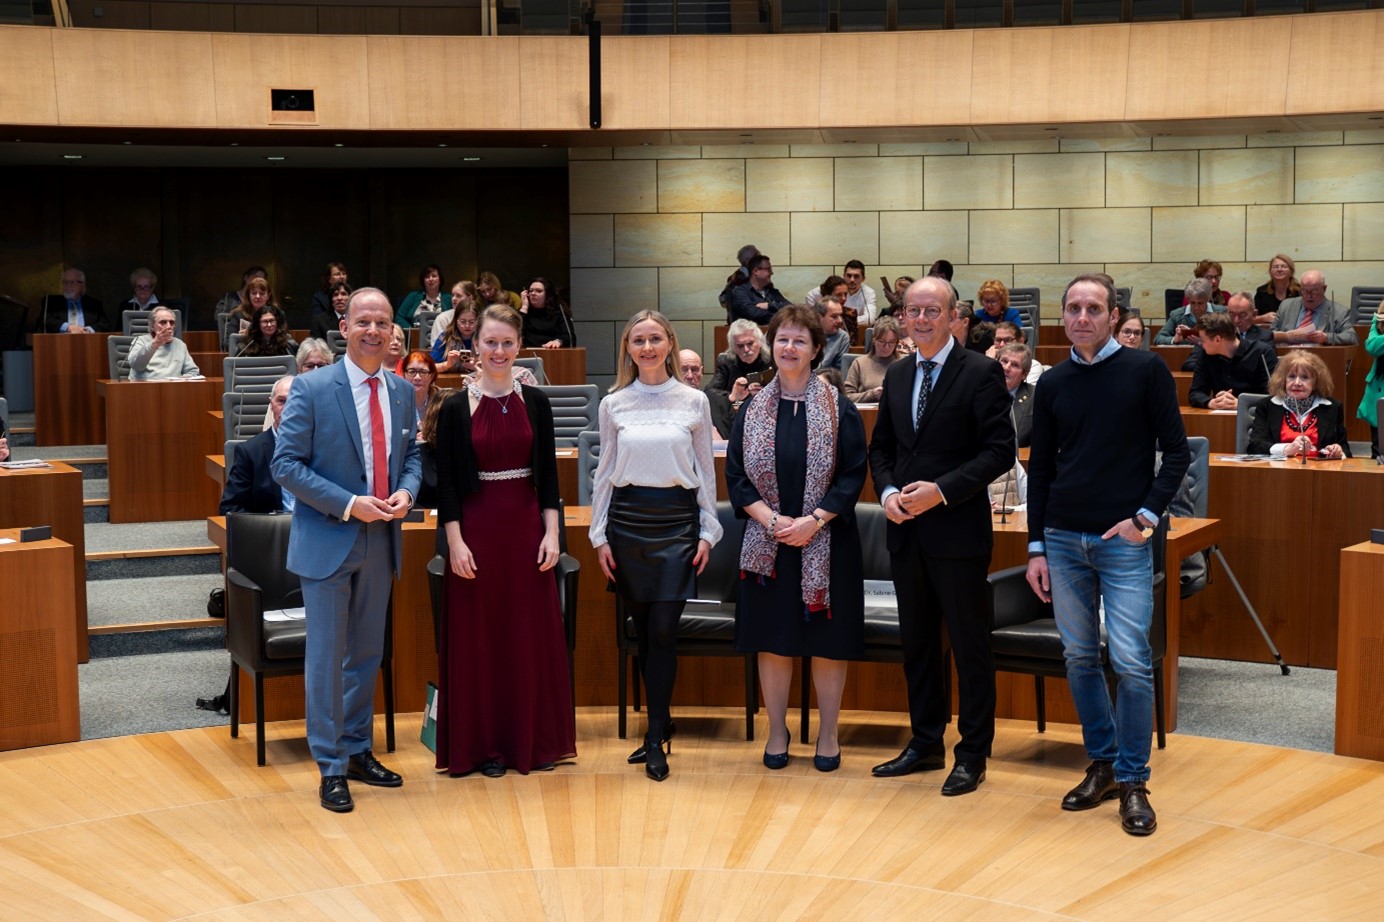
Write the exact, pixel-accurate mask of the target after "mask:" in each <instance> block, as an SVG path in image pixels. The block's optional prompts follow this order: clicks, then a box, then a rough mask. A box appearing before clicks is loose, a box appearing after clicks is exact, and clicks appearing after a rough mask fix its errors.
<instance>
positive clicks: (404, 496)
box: [351, 490, 413, 522]
mask: <svg viewBox="0 0 1384 922" xmlns="http://www.w3.org/2000/svg"><path fill="white" fill-rule="evenodd" d="M412 503H413V500H412V498H411V497H410V496H409V495H408V492H407V491H405V490H396V491H395V492H394V494H393V495H391V496H390V497H389V498H388V499H377V498H376V497H374V496H357V497H356V501H355V502H354V503H353V504H352V505H351V518H353V519H360V520H361V521H362V522H387V521H390V520H392V519H402V518H403V517H404V516H405V515H406V514H407V513H408V510H409V507H410V505H412Z"/></svg>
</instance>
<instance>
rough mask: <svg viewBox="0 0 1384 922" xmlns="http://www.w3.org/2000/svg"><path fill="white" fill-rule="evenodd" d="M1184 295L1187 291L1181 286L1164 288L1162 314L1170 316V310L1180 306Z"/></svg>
mask: <svg viewBox="0 0 1384 922" xmlns="http://www.w3.org/2000/svg"><path fill="white" fill-rule="evenodd" d="M1186 296H1187V293H1186V292H1185V291H1183V290H1182V289H1181V288H1164V289H1163V315H1164V316H1165V317H1170V316H1172V312H1173V311H1175V310H1177V309H1178V308H1179V307H1181V306H1182V299H1183V298H1185V297H1186Z"/></svg>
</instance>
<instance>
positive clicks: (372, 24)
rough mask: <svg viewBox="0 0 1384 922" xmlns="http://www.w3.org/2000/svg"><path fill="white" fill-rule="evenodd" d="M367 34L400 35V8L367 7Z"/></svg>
mask: <svg viewBox="0 0 1384 922" xmlns="http://www.w3.org/2000/svg"><path fill="white" fill-rule="evenodd" d="M365 32H366V34H367V35H398V34H399V8H398V7H397V6H367V7H366V8H365Z"/></svg>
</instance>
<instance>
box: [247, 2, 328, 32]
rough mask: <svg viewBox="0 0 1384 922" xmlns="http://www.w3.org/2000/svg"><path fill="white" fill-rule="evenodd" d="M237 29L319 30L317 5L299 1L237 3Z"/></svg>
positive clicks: (271, 30)
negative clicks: (299, 2)
mask: <svg viewBox="0 0 1384 922" xmlns="http://www.w3.org/2000/svg"><path fill="white" fill-rule="evenodd" d="M235 30H236V31H237V32H283V33H287V34H290V35H298V34H302V33H308V34H311V33H314V32H316V31H317V7H316V6H312V5H308V4H298V3H237V4H236V7H235Z"/></svg>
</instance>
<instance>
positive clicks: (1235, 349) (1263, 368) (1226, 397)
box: [1187, 303, 1278, 410]
mask: <svg viewBox="0 0 1384 922" xmlns="http://www.w3.org/2000/svg"><path fill="white" fill-rule="evenodd" d="M1244 306H1245V307H1246V308H1247V309H1248V310H1249V311H1250V312H1251V313H1252V312H1253V310H1254V308H1253V307H1251V306H1250V305H1249V304H1248V303H1246V304H1245V305H1244ZM1197 328H1198V330H1199V332H1200V334H1201V335H1200V336H1199V337H1198V339H1199V340H1200V344H1199V345H1198V346H1197V348H1198V349H1200V350H1202V353H1203V354H1202V356H1201V357H1200V360H1199V361H1198V362H1197V367H1196V370H1195V371H1193V372H1192V389H1191V392H1190V393H1189V394H1188V396H1187V402H1188V403H1189V404H1191V405H1192V406H1194V407H1202V408H1205V409H1209V410H1233V409H1235V408H1236V407H1238V406H1239V405H1240V400H1239V397H1240V395H1241V394H1244V393H1250V394H1267V393H1268V392H1269V375H1270V373H1271V372H1272V371H1273V369H1274V368H1275V367H1277V365H1278V355H1277V354H1276V353H1275V352H1274V351H1273V347H1272V346H1269V345H1266V344H1265V343H1262V342H1257V341H1254V340H1249V339H1245V340H1242V339H1240V337H1239V333H1238V332H1237V331H1236V329H1235V321H1233V320H1231V319H1230V318H1229V317H1227V316H1226V315H1225V314H1212V313H1209V312H1208V313H1207V314H1205V315H1203V316H1202V318H1201V319H1200V320H1198V321H1197Z"/></svg>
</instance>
